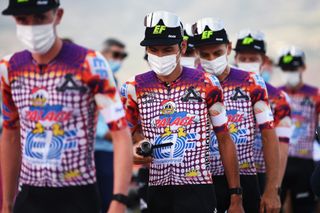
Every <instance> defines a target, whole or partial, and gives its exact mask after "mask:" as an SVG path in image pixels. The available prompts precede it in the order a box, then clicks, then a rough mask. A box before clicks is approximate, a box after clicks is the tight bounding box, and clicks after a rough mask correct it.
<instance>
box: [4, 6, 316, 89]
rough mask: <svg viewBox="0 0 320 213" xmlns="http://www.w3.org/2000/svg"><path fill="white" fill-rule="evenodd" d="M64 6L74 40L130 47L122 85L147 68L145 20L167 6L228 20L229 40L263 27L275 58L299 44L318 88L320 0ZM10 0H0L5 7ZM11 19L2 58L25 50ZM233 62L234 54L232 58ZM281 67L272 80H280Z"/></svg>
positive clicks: (65, 28)
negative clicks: (113, 41)
mask: <svg viewBox="0 0 320 213" xmlns="http://www.w3.org/2000/svg"><path fill="white" fill-rule="evenodd" d="M60 1H61V6H62V8H64V9H65V15H64V18H63V21H62V23H61V25H60V27H59V29H58V30H59V35H60V36H61V37H68V38H71V39H73V40H74V41H75V42H76V43H78V44H80V45H83V46H86V47H89V48H93V49H96V50H101V48H102V43H103V41H104V40H105V39H107V38H110V37H115V38H118V39H120V40H122V41H123V42H124V43H125V44H126V45H127V48H126V49H127V51H128V53H129V57H128V58H127V59H126V60H125V61H124V64H123V67H122V69H121V72H119V73H118V74H117V75H118V79H119V83H121V82H123V81H125V80H126V79H128V78H130V77H131V76H133V75H135V74H137V73H141V72H144V71H146V70H147V69H148V66H147V64H146V62H145V61H144V60H143V56H144V48H142V47H140V45H139V43H140V41H141V40H142V39H143V36H144V26H143V18H144V16H145V15H146V14H147V13H149V12H152V11H155V10H168V11H170V12H174V13H176V14H177V15H179V16H180V17H181V19H182V21H183V22H185V23H194V22H195V21H196V20H197V19H199V18H202V17H207V16H211V17H217V18H221V19H223V20H224V22H225V25H226V30H227V32H228V34H229V37H230V39H231V40H232V41H233V42H235V40H236V33H237V32H238V31H239V30H241V29H243V28H251V29H260V30H261V31H263V32H264V33H265V34H266V40H267V45H268V50H267V51H268V52H267V54H268V55H269V56H270V57H271V58H273V59H277V55H278V52H279V50H280V48H282V47H285V46H288V45H296V46H298V47H300V48H302V49H303V50H304V51H305V53H306V57H307V66H308V67H307V72H306V73H305V81H306V82H308V83H310V84H313V85H315V86H317V85H319V80H320V77H319V76H320V75H319V72H320V60H319V59H320V36H319V35H320V1H319V0H308V1H305V0H290V1H278V0H268V1H256V0H241V1H239V0H215V1H212V0H183V1H182V0H180V1H178V0H176V1H173V0H161V1H159V0H135V1H129V0H117V1H107V0H90V1H89V0H87V1H85V0H82V1H75V0H60ZM7 4H8V0H0V9H1V11H2V10H3V9H4V8H5V7H6V6H7ZM21 48H22V47H21V46H20V43H19V42H18V41H17V39H16V36H15V24H14V22H13V20H12V18H11V17H5V16H1V17H0V57H3V56H4V55H6V54H9V53H12V52H15V51H17V50H21ZM230 60H231V61H232V60H233V56H231V57H230ZM279 76H280V74H279V71H275V73H274V76H273V81H274V83H275V84H276V85H279V84H281V78H280V77H279Z"/></svg>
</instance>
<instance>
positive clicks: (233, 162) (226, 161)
mask: <svg viewBox="0 0 320 213" xmlns="http://www.w3.org/2000/svg"><path fill="white" fill-rule="evenodd" d="M217 137H218V141H219V151H220V155H221V160H222V164H223V166H224V170H225V174H226V177H227V180H228V184H229V188H237V187H240V176H239V164H238V158H237V151H236V147H235V144H234V143H233V141H232V139H231V138H230V135H229V134H223V136H217ZM219 137H220V138H219ZM220 141H221V142H220Z"/></svg>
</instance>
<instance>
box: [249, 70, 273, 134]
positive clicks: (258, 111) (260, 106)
mask: <svg viewBox="0 0 320 213" xmlns="http://www.w3.org/2000/svg"><path fill="white" fill-rule="evenodd" d="M251 81H252V84H251V85H250V88H249V90H250V98H251V102H252V106H253V110H254V115H255V119H256V122H257V124H258V125H259V128H260V130H264V129H273V128H274V122H273V114H272V111H271V108H270V105H269V100H268V91H267V87H266V84H265V82H264V80H263V79H262V77H261V76H259V75H256V74H254V73H252V74H251Z"/></svg>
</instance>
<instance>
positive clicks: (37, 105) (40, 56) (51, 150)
mask: <svg viewBox="0 0 320 213" xmlns="http://www.w3.org/2000/svg"><path fill="white" fill-rule="evenodd" d="M59 5H60V4H59V1H57V0H48V1H40V0H29V1H16V0H10V1H9V7H8V8H7V9H6V10H4V11H3V14H4V15H12V16H13V17H14V20H15V22H16V27H17V37H18V39H19V40H20V41H21V42H22V44H23V45H24V46H25V47H26V48H27V50H24V51H21V52H17V53H15V54H13V55H10V56H7V57H5V58H4V59H3V60H2V61H1V65H0V71H1V76H2V78H1V87H2V88H1V91H2V97H3V109H4V110H3V120H4V121H3V133H2V141H3V143H1V163H2V181H3V199H4V201H3V208H2V213H9V212H10V213H11V212H14V213H20V212H23V213H29V212H30V213H43V212H46V213H53V212H54V213H57V212H68V213H72V212H77V213H78V212H97V213H98V212H100V209H99V198H98V194H97V186H96V177H95V176H96V175H95V166H94V158H93V151H94V148H93V146H94V141H95V126H96V122H95V121H96V110H97V109H98V108H99V109H100V111H101V113H102V114H103V115H104V118H105V123H107V124H108V126H109V129H110V130H111V131H112V137H113V139H114V150H115V162H116V163H115V187H114V201H113V202H112V203H111V205H110V210H109V212H125V205H124V204H125V203H126V198H127V197H126V194H127V191H128V186H129V183H130V178H131V166H132V157H131V156H132V146H131V138H130V133H129V131H128V128H127V123H126V119H125V117H124V116H125V112H124V110H123V107H122V103H121V99H120V96H119V94H118V93H117V89H116V87H115V82H114V80H113V78H112V72H111V71H110V70H109V69H108V65H107V62H106V61H105V59H104V58H103V56H102V55H100V54H99V53H97V52H95V51H92V50H88V49H86V48H83V47H80V46H78V45H75V44H73V43H63V42H62V40H61V39H60V38H59V37H58V36H57V33H56V32H57V30H56V28H57V25H58V24H59V23H60V22H61V20H62V16H63V9H62V8H59ZM18 179H19V185H20V186H21V190H20V191H19V193H18V195H17V198H16V199H15V193H16V190H17V182H18ZM14 200H15V202H14Z"/></svg>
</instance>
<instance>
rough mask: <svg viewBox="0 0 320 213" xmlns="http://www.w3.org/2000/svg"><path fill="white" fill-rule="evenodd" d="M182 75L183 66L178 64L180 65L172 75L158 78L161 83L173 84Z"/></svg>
mask: <svg viewBox="0 0 320 213" xmlns="http://www.w3.org/2000/svg"><path fill="white" fill-rule="evenodd" d="M181 73H182V66H181V65H180V63H178V65H177V66H176V68H175V69H174V70H173V72H172V73H171V74H170V75H168V76H158V78H159V79H160V81H163V82H166V83H171V82H173V81H175V80H176V79H177V78H179V76H180V75H181Z"/></svg>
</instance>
